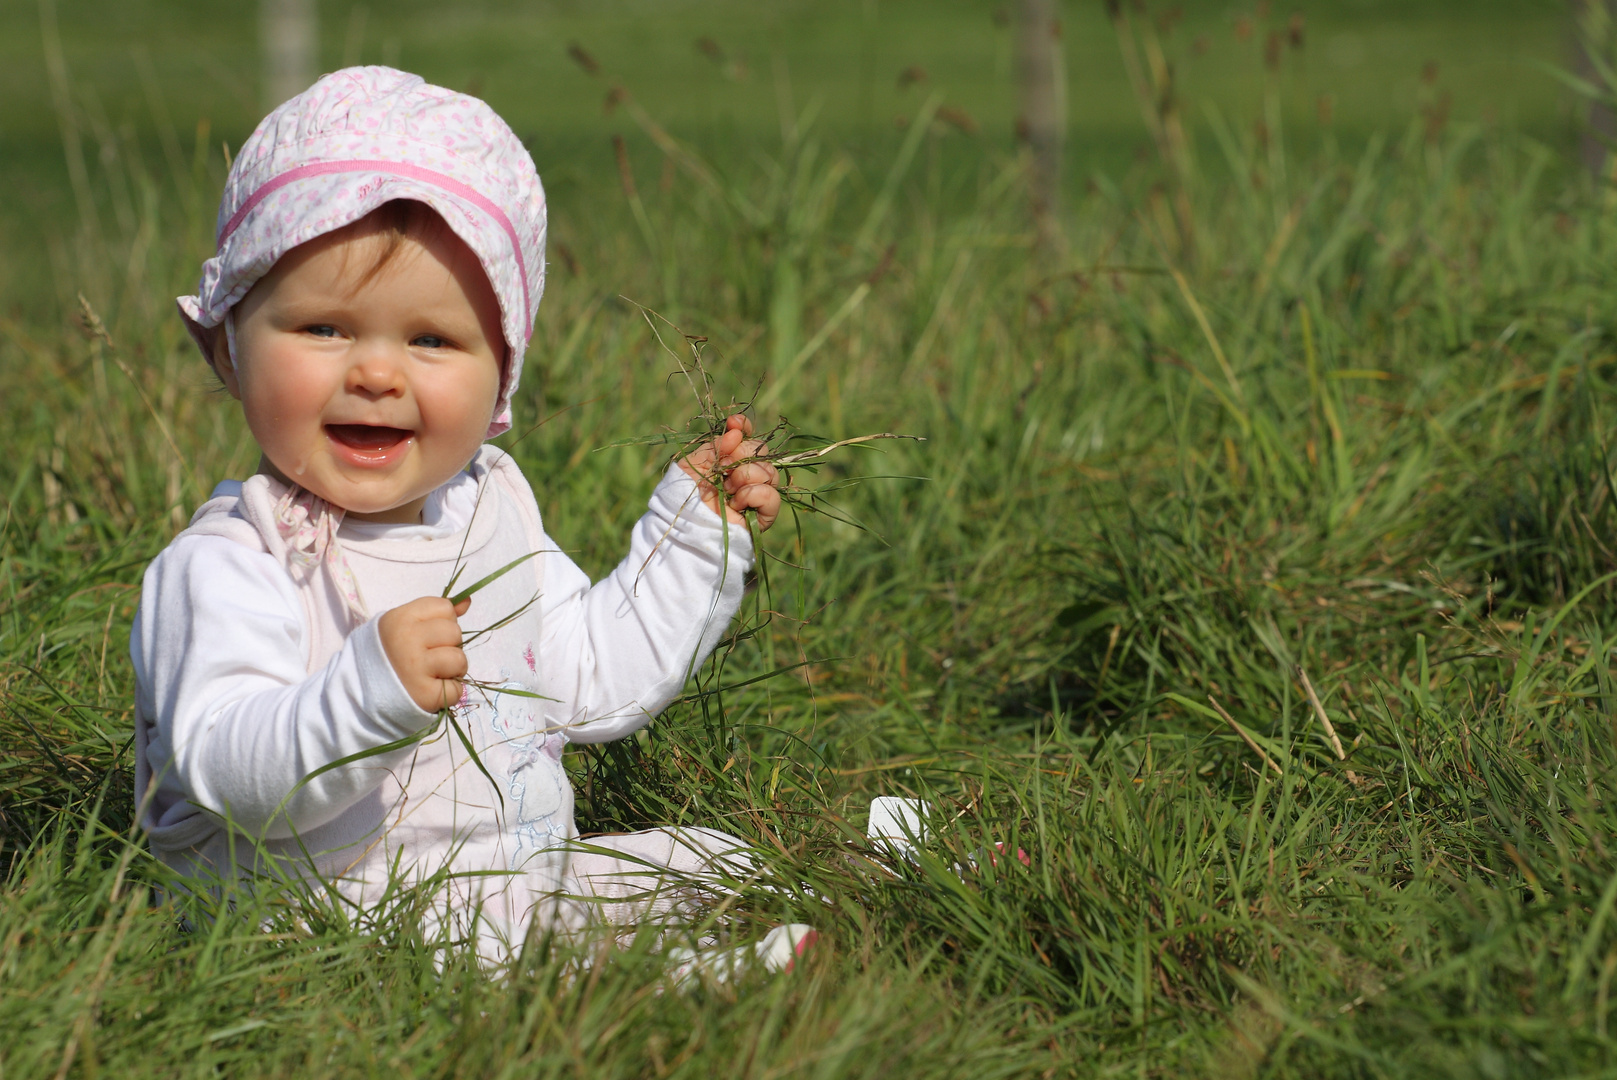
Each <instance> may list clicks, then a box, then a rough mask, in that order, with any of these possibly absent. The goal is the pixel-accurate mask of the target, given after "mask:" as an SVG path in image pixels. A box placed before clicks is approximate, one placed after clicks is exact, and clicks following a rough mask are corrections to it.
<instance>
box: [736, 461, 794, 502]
mask: <svg viewBox="0 0 1617 1080" xmlns="http://www.w3.org/2000/svg"><path fill="white" fill-rule="evenodd" d="M778 483H780V471H779V470H778V469H776V468H775V467H774V466H773V465H770V464H768V463H767V462H762V461H752V462H748V463H747V464H745V465H737V466H736V467H735V468H733V469H731V470H730V474H729V475H728V476H726V477H725V478H724V490H725V491H728V492H730V493H731V494H734V493H735V492H737V491H740V490H741V489H742V488H745V487H751V486H752V485H754V484H764V485H767V486H769V487H773V486H775V485H776V484H778Z"/></svg>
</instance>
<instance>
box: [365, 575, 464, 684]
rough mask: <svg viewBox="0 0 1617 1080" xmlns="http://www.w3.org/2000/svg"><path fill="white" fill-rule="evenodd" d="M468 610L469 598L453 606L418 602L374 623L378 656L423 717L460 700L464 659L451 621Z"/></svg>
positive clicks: (437, 600) (438, 600)
mask: <svg viewBox="0 0 1617 1080" xmlns="http://www.w3.org/2000/svg"><path fill="white" fill-rule="evenodd" d="M471 606H472V601H471V598H470V597H467V598H466V599H465V600H462V601H461V602H460V603H459V604H458V605H457V604H451V603H450V602H449V601H448V600H447V599H445V598H444V597H441V596H423V597H422V598H421V599H419V600H412V601H410V602H409V603H408V604H402V605H400V606H399V607H396V608H394V609H393V610H392V611H389V612H386V613H384V614H383V615H382V617H381V618H380V619H377V620H376V632H377V633H378V634H379V635H381V638H382V650H383V651H384V652H386V653H387V658H388V660H389V662H391V663H392V665H393V670H394V671H395V672H396V673H397V674H398V676H399V682H401V683H403V684H404V689H405V690H406V691H407V692H408V693H409V695H410V699H411V700H412V701H414V702H415V703H416V704H417V705H419V706H421V708H422V709H424V710H425V711H427V712H437V711H438V710H439V709H445V708H448V707H450V706H452V705H454V704H455V703H456V702H458V701H459V700H460V692H461V679H463V678H465V676H466V654H465V652H463V651H462V650H461V647H460V642H461V636H460V623H458V622H456V621H455V620H456V619H457V618H458V617H459V616H461V615H464V614H466V610H467V609H468V608H470V607H471Z"/></svg>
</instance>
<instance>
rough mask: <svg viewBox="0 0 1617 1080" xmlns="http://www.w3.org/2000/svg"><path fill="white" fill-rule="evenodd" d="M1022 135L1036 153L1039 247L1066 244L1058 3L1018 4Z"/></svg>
mask: <svg viewBox="0 0 1617 1080" xmlns="http://www.w3.org/2000/svg"><path fill="white" fill-rule="evenodd" d="M1016 74H1017V81H1018V83H1019V84H1020V86H1019V89H1020V91H1021V110H1022V111H1021V115H1020V117H1018V119H1017V122H1016V133H1017V137H1018V138H1019V139H1021V141H1022V142H1024V143H1026V144H1027V147H1028V150H1029V151H1030V152H1031V154H1032V159H1033V161H1032V174H1031V176H1030V177H1029V181H1030V183H1029V187H1030V194H1031V196H1032V202H1033V225H1034V228H1035V230H1036V232H1037V235H1038V241H1039V247H1040V248H1041V249H1043V250H1045V251H1047V252H1048V251H1052V250H1056V249H1058V248H1059V247H1060V246H1061V153H1062V136H1063V135H1064V134H1065V130H1066V126H1067V101H1066V98H1067V93H1066V91H1067V88H1066V70H1065V66H1064V64H1063V62H1062V51H1061V22H1060V20H1059V19H1058V18H1057V16H1056V0H1017V23H1016Z"/></svg>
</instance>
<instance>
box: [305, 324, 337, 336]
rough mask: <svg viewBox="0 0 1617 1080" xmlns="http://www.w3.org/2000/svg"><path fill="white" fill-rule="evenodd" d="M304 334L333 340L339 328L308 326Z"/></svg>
mask: <svg viewBox="0 0 1617 1080" xmlns="http://www.w3.org/2000/svg"><path fill="white" fill-rule="evenodd" d="M304 333H306V334H313V335H314V336H315V337H324V338H331V337H336V336H337V328H336V327H335V326H307V327H304Z"/></svg>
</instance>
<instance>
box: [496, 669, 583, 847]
mask: <svg viewBox="0 0 1617 1080" xmlns="http://www.w3.org/2000/svg"><path fill="white" fill-rule="evenodd" d="M500 674H501V679H502V681H501V682H499V683H497V684H495V685H493V686H490V687H488V699H487V705H486V708H487V709H488V722H489V727H490V728H491V729H492V731H493V739H492V740H491V742H492V743H493V744H494V745H495V746H496V747H500V748H503V750H504V751H505V753H504V754H499V753H496V754H494V755H491V756H492V757H493V758H494V760H495V761H498V760H499V759H500V757H505V759H506V760H505V768H504V773H505V777H504V779H505V796H506V830H507V832H508V834H509V835H511V836H512V837H513V838H514V839H515V840H516V846H515V847H514V849H513V850H512V851H511V859H510V862H511V869H513V870H515V869H517V868H519V867H521V865H522V864H523V863H525V862H526V861H527V860H528V859H530V858H532V857H533V856H534V855H536V854H537V853H539V852H541V851H544V850H546V849H551V848H555V847H556V846H557V845H558V844H561V843H563V842H565V841H566V840H567V837H568V832H569V830H568V825H569V824H570V822H569V819H570V818H571V816H572V814H571V804H572V800H571V799H570V798H569V796H570V795H571V793H572V785H571V784H570V783H569V782H568V780H567V774H566V773H565V772H564V771H563V769H562V764H561V754H562V750H563V748H564V747H566V745H567V739H566V738H565V737H564V736H563V735H562V734H561V733H560V732H555V731H553V732H545V731H544V730H542V728H543V725H544V721H543V719H542V718H541V714H540V711H539V704H540V703H539V701H538V700H536V699H535V698H531V697H523V696H519V695H517V694H508V693H501V691H502V690H520V691H523V692H524V693H531V692H532V691H531V690H529V688H528V687H527V686H526V685H524V684H523V683H520V682H517V681H516V680H513V679H511V678H510V677H509V675H508V674H507V673H506V672H503V671H502V672H501V673H500ZM489 764H490V765H493V762H489Z"/></svg>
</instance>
